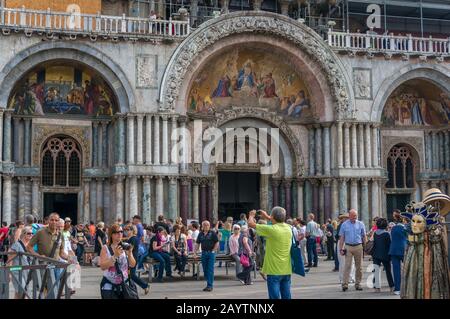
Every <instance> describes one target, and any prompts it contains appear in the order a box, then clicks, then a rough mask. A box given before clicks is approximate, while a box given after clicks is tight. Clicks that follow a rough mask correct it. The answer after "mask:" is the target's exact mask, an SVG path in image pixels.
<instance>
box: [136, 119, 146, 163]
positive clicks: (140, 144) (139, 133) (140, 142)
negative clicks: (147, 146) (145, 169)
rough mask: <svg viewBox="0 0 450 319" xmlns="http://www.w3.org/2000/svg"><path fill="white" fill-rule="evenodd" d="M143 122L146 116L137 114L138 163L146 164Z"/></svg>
mask: <svg viewBox="0 0 450 319" xmlns="http://www.w3.org/2000/svg"><path fill="white" fill-rule="evenodd" d="M143 122H144V116H143V115H142V114H139V115H138V116H137V150H136V162H137V164H138V165H142V164H144V157H143V151H144V140H143V136H142V135H143V133H144V131H143Z"/></svg>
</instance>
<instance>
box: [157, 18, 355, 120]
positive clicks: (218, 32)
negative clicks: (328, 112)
mask: <svg viewBox="0 0 450 319" xmlns="http://www.w3.org/2000/svg"><path fill="white" fill-rule="evenodd" d="M244 33H251V34H254V33H263V34H268V35H272V36H276V37H279V38H283V39H285V40H288V41H290V42H293V43H295V44H296V45H298V46H299V47H300V49H301V50H303V51H304V52H305V53H307V54H308V55H309V56H310V57H311V59H313V60H314V61H316V62H317V63H318V64H319V65H320V66H321V69H322V71H323V72H324V74H325V76H326V78H327V81H328V83H329V86H330V90H331V93H332V95H333V98H334V100H335V104H336V106H335V111H336V114H337V116H338V117H340V118H346V117H352V116H354V110H353V109H352V106H351V105H350V95H349V92H348V87H347V85H346V82H345V77H344V73H343V70H342V69H341V67H340V66H339V65H338V63H337V61H338V59H337V57H336V56H335V55H334V53H333V52H332V51H331V49H330V48H328V46H327V45H326V44H325V43H324V42H323V41H322V39H320V37H319V36H318V35H317V34H315V33H314V32H313V31H312V30H310V29H309V28H308V27H306V26H304V25H303V24H300V23H297V22H295V21H294V20H292V19H290V18H287V17H283V16H280V15H276V14H270V13H267V12H264V13H260V12H252V13H249V12H246V15H245V16H244V15H242V14H239V13H237V14H229V15H225V16H223V17H220V18H218V19H214V20H211V21H209V22H207V23H204V24H203V25H202V27H200V29H198V30H196V31H195V32H194V33H192V35H191V38H190V40H189V41H187V42H186V44H185V45H182V46H181V47H180V48H179V49H180V50H179V51H178V52H177V53H175V55H174V56H173V57H172V60H171V62H170V63H169V65H168V71H167V74H166V76H165V78H164V82H163V83H162V91H161V96H160V98H161V102H162V104H161V108H162V109H163V110H164V109H165V110H167V109H168V110H174V107H175V101H176V100H177V99H178V95H179V91H180V88H181V85H182V83H183V80H184V79H185V76H186V74H187V70H188V68H189V66H190V64H191V62H192V61H193V60H194V59H195V58H196V56H198V55H199V53H200V52H202V51H203V50H205V49H206V48H207V47H208V46H211V45H213V44H214V43H215V42H217V41H219V40H220V39H222V38H225V37H228V36H230V35H232V34H244Z"/></svg>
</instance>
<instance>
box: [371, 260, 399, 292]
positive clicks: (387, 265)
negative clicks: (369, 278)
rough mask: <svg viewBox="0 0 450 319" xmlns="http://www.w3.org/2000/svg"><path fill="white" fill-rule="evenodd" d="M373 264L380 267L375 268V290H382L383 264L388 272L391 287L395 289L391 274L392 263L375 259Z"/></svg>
mask: <svg viewBox="0 0 450 319" xmlns="http://www.w3.org/2000/svg"><path fill="white" fill-rule="evenodd" d="M373 264H374V265H377V266H378V267H375V288H381V269H380V268H381V267H380V266H381V264H383V267H384V270H386V277H387V281H388V284H389V287H390V288H392V287H394V280H393V279H392V273H391V262H390V261H389V260H387V261H386V260H379V259H376V258H374V259H373Z"/></svg>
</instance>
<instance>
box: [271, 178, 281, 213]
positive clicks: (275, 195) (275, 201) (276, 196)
mask: <svg viewBox="0 0 450 319" xmlns="http://www.w3.org/2000/svg"><path fill="white" fill-rule="evenodd" d="M279 185H280V180H279V179H275V178H272V205H273V207H275V206H279V205H280V199H279V192H278V186H279ZM273 207H272V208H273Z"/></svg>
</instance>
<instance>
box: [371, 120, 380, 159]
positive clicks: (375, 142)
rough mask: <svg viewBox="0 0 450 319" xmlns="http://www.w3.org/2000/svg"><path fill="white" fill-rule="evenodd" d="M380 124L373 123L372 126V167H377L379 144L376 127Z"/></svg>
mask: <svg viewBox="0 0 450 319" xmlns="http://www.w3.org/2000/svg"><path fill="white" fill-rule="evenodd" d="M379 126H380V124H378V123H375V124H373V127H372V165H373V167H379V166H380V163H379V154H378V146H379V140H378V128H379Z"/></svg>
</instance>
